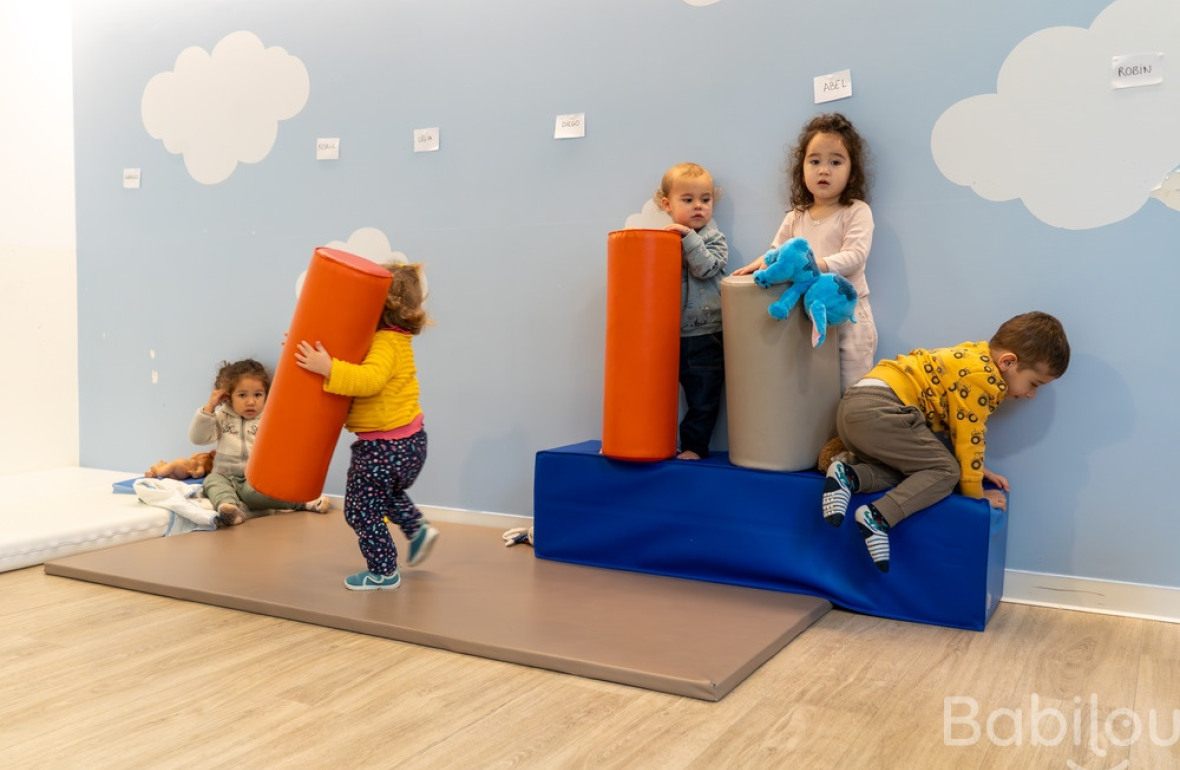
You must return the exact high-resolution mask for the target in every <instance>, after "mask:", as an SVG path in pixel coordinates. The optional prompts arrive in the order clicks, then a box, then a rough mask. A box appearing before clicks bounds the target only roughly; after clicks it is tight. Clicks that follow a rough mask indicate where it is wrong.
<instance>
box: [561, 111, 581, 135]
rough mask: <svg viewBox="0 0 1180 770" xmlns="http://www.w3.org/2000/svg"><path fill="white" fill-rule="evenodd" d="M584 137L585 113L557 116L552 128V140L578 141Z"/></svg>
mask: <svg viewBox="0 0 1180 770" xmlns="http://www.w3.org/2000/svg"><path fill="white" fill-rule="evenodd" d="M585 135H586V113H584V112H576V113H572V114H570V115H558V116H557V122H556V123H554V126H553V138H554V139H580V138H581V137H583V136H585Z"/></svg>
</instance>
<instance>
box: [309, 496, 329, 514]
mask: <svg viewBox="0 0 1180 770" xmlns="http://www.w3.org/2000/svg"><path fill="white" fill-rule="evenodd" d="M303 510H305V511H311V512H312V513H327V512H328V511H330V510H332V501H331V500H329V499H328V496H327V495H320V496H319V497H317V498H316V499H314V500H312V501H311V502H310V503H304V504H303Z"/></svg>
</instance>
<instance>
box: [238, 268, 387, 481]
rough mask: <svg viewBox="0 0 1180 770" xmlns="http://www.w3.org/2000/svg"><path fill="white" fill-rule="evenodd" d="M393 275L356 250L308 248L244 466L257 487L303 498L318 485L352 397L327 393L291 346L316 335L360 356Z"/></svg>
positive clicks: (354, 359) (351, 357)
mask: <svg viewBox="0 0 1180 770" xmlns="http://www.w3.org/2000/svg"><path fill="white" fill-rule="evenodd" d="M392 281H393V276H391V275H390V274H389V271H388V270H386V269H385V268H383V267H381V266H380V265H377V264H374V263H373V262H370V261H369V260H367V259H364V258H363V257H358V256H356V255H355V254H349V253H348V252H345V251H338V250H336V249H329V248H323V247H321V248H318V249H316V250H315V251H314V252H313V253H312V255H311V264H310V265H309V266H308V268H307V277H306V278H305V279H304V281H303V290H302V291H301V292H300V294H299V301H298V302H297V303H296V304H295V315H294V316H293V317H292V318H291V327H290V330H289V331H288V332H287V341H286V342H285V343H284V344H283V353H282V355H281V356H280V357H279V364H278V367H277V368H276V370H275V376H274V382H273V383H272V384H271V388H270V396H269V397H268V398H267V400H266V410H265V411H264V412H263V419H262V422H261V423H260V425H259V428H258V435H257V436H256V437H255V439H254V452H253V454H251V455H250V459H249V461H248V463H247V465H246V478H247V480H249V482H250V485H251V486H253V487H254V488H255V489H257V490H258V491H259V492H262V493H263V494H265V495H270V496H271V497H275V498H278V499H279V500H289V501H292V502H303V501H306V500H314V499H315V498H317V497H319V495H320V493H321V492H322V491H323V489H324V479H325V478H327V476H328V465H329V464H330V463H331V462H332V453H333V451H335V449H336V441H337V439H339V438H340V429H341V428H342V427H343V426H344V420H345V418H346V417H347V416H348V407H349V405H350V404H351V402H352V399H350V398H348V397H346V396H338V395H335V394H332V393H325V392H324V378H323V377H321V376H320V375H318V374H314V373H312V372H309V371H307V370H305V369H301V368H300V367H299V365H298V364H296V363H295V350H296V348H297V347H298V345H299V341H300V340H307V341H308V342H310V343H312V344H313V345H314V344H315V343H316V341H317V340H318V341H319V342H322V343H324V347H325V348H327V350H328V352H329V353H331V354H332V357H333V358H338V359H340V360H342V361H348V362H350V363H360V362H361V361H363V360H364V358H365V355H366V354H367V353H368V352H369V346H370V345H371V344H372V342H373V335H374V334H376V331H377V322H378V321H379V320H380V318H381V312H382V310H383V308H384V307H385V297H386V295H387V294H388V293H389V284H390V283H391V282H392Z"/></svg>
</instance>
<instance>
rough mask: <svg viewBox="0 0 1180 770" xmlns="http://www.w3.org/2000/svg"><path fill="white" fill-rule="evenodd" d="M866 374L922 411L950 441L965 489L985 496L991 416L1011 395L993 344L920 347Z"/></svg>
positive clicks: (930, 424)
mask: <svg viewBox="0 0 1180 770" xmlns="http://www.w3.org/2000/svg"><path fill="white" fill-rule="evenodd" d="M865 376H866V377H873V378H876V379H879V380H883V381H885V382H887V383H888V384H889V387H891V388H892V389H893V392H894V393H895V394H897V397H898V398H899V399H900V400H901V402H902V403H903V404H906V405H907V406H916V407H918V408H919V409H921V410H922V414H923V415H925V417H926V424H927V425H929V426H930V430H932V431H935V432H936V433H945V434H947V436H949V437H950V443H951V448H952V450H953V451H954V453H955V458H956V459H957V460H958V461H959V468H960V473H959V488H960V490H961V491H962V493H963V494H964V495H966V496H967V497H975V498H979V497H983V456H984V452H985V450H986V449H987V418H989V417H991V414H992V412H994V411H995V410H996V407H997V406H999V405H1000V402H1002V401H1003V400H1004V396H1005V395H1007V392H1008V386H1007V384H1005V382H1004V378H1003V376H1001V374H1000V369H999V367H998V366H996V363H995V361H993V360H992V357H991V350H990V348H989V347H988V343H987V342H984V341H981V342H964V343H961V344H959V345H955V346H954V347H949V348H936V349H934V350H924V349H922V348H918V349H917V350H912V351H910V352H909V354H907V355H904V356H898V357H897V358H896V359H894V360H884V361H881V362H880V363H878V364H877V365H876V366H875V367H873V369H872V370H871V371H870V372H869V373H868V374H866V375H865Z"/></svg>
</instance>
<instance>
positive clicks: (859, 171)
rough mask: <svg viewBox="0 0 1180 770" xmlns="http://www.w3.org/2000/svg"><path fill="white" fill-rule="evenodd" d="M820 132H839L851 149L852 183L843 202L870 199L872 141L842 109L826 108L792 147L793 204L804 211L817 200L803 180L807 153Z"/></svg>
mask: <svg viewBox="0 0 1180 770" xmlns="http://www.w3.org/2000/svg"><path fill="white" fill-rule="evenodd" d="M816 134H835V135H837V136H839V137H840V140H841V141H842V142H844V149H846V150H847V151H848V184H847V185H846V186H845V187H844V191H843V192H841V193H840V203H841V204H842V205H844V206H847V205H848V204H849V203H852V202H853V201H854V200H862V201H865V202H868V200H869V198H868V195H869V192H868V187H869V180H868V172H867V171H866V168H865V167H866V165H867V164H868V155H869V148H868V145H867V144H865V141H864V139H862V138H861V136H860V134H858V133H857V131H856V129H855V128H854V127H853V125H852V122H851V121H850V120H848V118H846V117H844V116H843V115H841V114H840V113H838V112H826V113H824V114H822V115H816V116H815V117H814V118H812V119H811V120H809V121H808V122H807V125H805V126H803V130H802V131H800V132H799V138H798V139H797V140H796V142H795V146H794V147H793V148H792V149H791V153H790V163H791V166H790V172H789V175H790V177H791V208H793V209H799V210H800V211H802V210H804V209H807V208H810V207H811V204H813V203H815V196H813V195H812V194H811V192H810V191H808V189H807V185H806V184H804V182H803V159H804V157H806V155H807V145H809V144H811V140H812V139H814V138H815V135H816Z"/></svg>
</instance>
